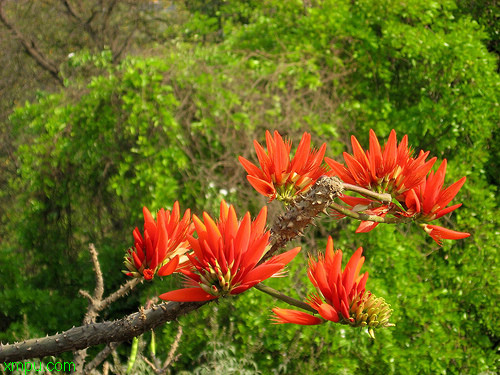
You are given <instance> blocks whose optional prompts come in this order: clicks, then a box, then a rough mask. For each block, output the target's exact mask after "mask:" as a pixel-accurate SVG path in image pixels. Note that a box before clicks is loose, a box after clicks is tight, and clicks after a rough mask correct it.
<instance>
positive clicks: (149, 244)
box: [123, 201, 194, 280]
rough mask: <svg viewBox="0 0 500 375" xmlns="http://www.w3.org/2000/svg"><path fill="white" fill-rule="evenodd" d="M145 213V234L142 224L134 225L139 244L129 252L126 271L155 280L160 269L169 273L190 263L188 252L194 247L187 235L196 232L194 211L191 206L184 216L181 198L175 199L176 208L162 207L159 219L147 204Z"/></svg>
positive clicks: (135, 236) (160, 271)
mask: <svg viewBox="0 0 500 375" xmlns="http://www.w3.org/2000/svg"><path fill="white" fill-rule="evenodd" d="M142 211H143V213H144V237H143V236H142V235H141V233H140V231H139V229H138V228H135V229H134V232H133V234H134V240H135V247H134V248H131V249H129V250H128V252H127V255H126V256H125V261H124V264H125V267H127V269H128V271H123V272H125V273H126V274H127V275H128V276H133V277H141V275H142V276H144V279H146V280H151V279H152V278H153V277H154V275H155V274H156V273H157V274H158V275H159V276H167V275H170V274H171V273H173V272H175V271H178V270H179V269H181V268H183V267H186V266H187V265H188V263H189V259H188V258H187V257H186V256H185V254H186V252H187V251H188V250H189V249H190V246H189V242H188V241H187V237H186V236H187V235H188V234H192V233H193V231H194V225H193V224H192V223H191V211H190V210H189V209H188V210H186V212H185V213H184V216H183V218H182V219H181V220H179V219H180V210H179V202H177V201H176V202H175V203H174V206H173V209H172V212H170V211H168V210H164V209H163V208H162V209H161V210H160V211H158V214H157V220H158V222H156V221H155V220H154V218H153V216H152V215H151V213H150V212H149V210H148V209H147V208H146V207H143V209H142Z"/></svg>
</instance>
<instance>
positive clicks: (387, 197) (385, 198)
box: [342, 182, 392, 204]
mask: <svg viewBox="0 0 500 375" xmlns="http://www.w3.org/2000/svg"><path fill="white" fill-rule="evenodd" d="M342 185H343V187H344V190H349V191H354V192H355V193H358V194H361V195H364V196H366V197H370V198H373V199H376V200H378V201H380V202H382V203H386V204H387V203H391V202H392V196H391V194H388V193H376V192H374V191H372V190H368V189H365V188H362V187H361V186H356V185H352V184H346V183H345V182H344V183H343V184H342Z"/></svg>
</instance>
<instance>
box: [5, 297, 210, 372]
mask: <svg viewBox="0 0 500 375" xmlns="http://www.w3.org/2000/svg"><path fill="white" fill-rule="evenodd" d="M206 303H207V302H182V303H179V302H169V303H162V304H160V305H155V306H153V307H152V308H150V309H148V310H141V311H139V312H136V313H133V314H130V315H128V316H126V317H124V318H122V319H120V320H116V321H112V322H102V323H91V324H86V325H83V326H81V327H73V328H71V329H69V330H67V331H65V332H62V333H58V334H55V335H52V336H47V337H44V338H38V339H30V340H26V341H23V342H18V343H15V344H9V345H1V344H0V362H14V361H21V360H25V359H28V358H36V357H45V356H48V355H57V354H60V353H63V352H66V351H69V350H73V351H74V350H81V349H85V348H88V347H90V346H94V345H99V344H103V343H111V342H122V341H127V340H130V339H132V338H133V337H136V336H139V335H141V334H143V333H144V332H146V331H149V330H151V329H154V328H156V327H158V326H159V325H161V324H163V323H165V322H168V321H172V320H175V319H177V318H179V317H180V316H182V315H185V314H187V313H189V312H191V311H193V310H196V309H199V308H200V307H201V306H203V305H204V304H206Z"/></svg>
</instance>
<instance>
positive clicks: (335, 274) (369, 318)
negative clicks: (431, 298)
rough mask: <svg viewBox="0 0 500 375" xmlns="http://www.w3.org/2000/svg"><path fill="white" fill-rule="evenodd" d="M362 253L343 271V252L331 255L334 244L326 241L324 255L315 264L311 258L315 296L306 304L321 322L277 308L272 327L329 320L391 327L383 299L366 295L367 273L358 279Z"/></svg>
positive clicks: (353, 257) (310, 276)
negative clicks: (317, 315)
mask: <svg viewBox="0 0 500 375" xmlns="http://www.w3.org/2000/svg"><path fill="white" fill-rule="evenodd" d="M362 252H363V249H362V248H359V249H358V250H356V252H355V253H354V254H353V256H352V257H351V258H350V259H349V262H348V263H347V265H346V267H345V268H344V270H343V271H342V268H341V266H342V250H337V251H334V249H333V240H332V238H331V237H329V238H328V243H327V245H326V252H325V255H324V256H322V255H319V256H318V260H317V261H316V260H315V259H314V258H312V257H310V258H309V270H308V276H309V280H310V281H311V283H312V284H313V285H314V287H315V288H316V290H317V292H318V293H314V294H311V295H310V296H309V298H308V300H307V303H308V304H309V306H311V307H312V308H313V309H314V310H316V311H317V312H318V314H319V315H320V316H321V317H322V318H323V319H321V318H319V317H316V316H313V315H310V314H307V313H305V312H301V311H296V310H289V309H281V308H278V307H276V308H274V309H273V312H274V314H275V316H274V321H275V323H276V324H281V323H295V324H302V325H314V324H321V323H324V322H325V320H330V321H332V322H339V323H343V324H349V325H352V326H355V327H364V326H368V327H369V328H370V329H371V330H372V329H374V328H378V327H387V326H390V325H391V324H390V323H388V321H389V317H390V315H391V312H392V310H390V307H389V306H388V305H387V304H386V303H385V301H383V299H381V298H376V297H374V296H373V295H372V294H371V293H369V292H366V293H365V284H366V281H367V280H368V272H365V273H364V274H362V275H360V271H361V267H362V266H363V263H364V260H365V258H364V257H363V256H361V254H362ZM370 334H371V335H373V332H371V333H370Z"/></svg>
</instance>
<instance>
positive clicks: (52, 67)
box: [0, 0, 63, 85]
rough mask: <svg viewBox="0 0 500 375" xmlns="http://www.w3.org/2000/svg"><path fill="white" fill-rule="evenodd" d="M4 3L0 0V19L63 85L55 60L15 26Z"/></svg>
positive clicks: (40, 63) (27, 51)
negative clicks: (51, 59) (50, 58)
mask: <svg viewBox="0 0 500 375" xmlns="http://www.w3.org/2000/svg"><path fill="white" fill-rule="evenodd" d="M4 4H5V0H0V21H1V22H2V23H3V24H4V25H5V27H7V29H9V30H10V31H11V32H12V33H13V34H14V36H15V37H16V39H18V40H19V42H20V43H21V44H22V46H23V47H24V50H25V51H26V53H27V54H28V55H30V56H31V57H32V58H33V59H34V60H35V61H36V63H37V64H38V65H39V66H40V67H41V68H43V69H44V70H46V71H48V72H49V73H50V74H51V75H52V77H54V78H55V79H56V80H57V81H58V82H59V83H60V84H61V85H63V79H62V78H61V76H60V74H59V73H60V71H59V68H58V67H57V65H56V64H55V63H54V62H53V61H50V60H49V59H48V58H47V57H46V56H45V55H44V54H43V53H42V51H41V50H40V48H39V47H38V46H37V45H36V43H35V41H33V40H32V39H30V38H28V37H27V36H25V35H23V34H22V33H21V32H20V31H19V30H18V29H17V28H16V27H15V25H14V24H13V23H11V22H10V21H9V20H8V19H7V16H6V15H5V11H4V8H3V5H4Z"/></svg>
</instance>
